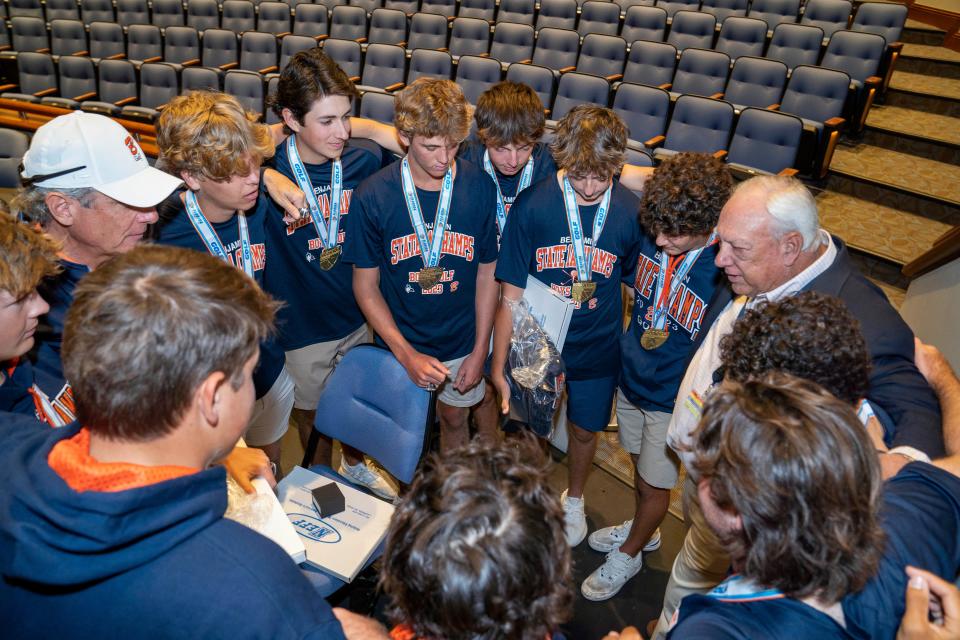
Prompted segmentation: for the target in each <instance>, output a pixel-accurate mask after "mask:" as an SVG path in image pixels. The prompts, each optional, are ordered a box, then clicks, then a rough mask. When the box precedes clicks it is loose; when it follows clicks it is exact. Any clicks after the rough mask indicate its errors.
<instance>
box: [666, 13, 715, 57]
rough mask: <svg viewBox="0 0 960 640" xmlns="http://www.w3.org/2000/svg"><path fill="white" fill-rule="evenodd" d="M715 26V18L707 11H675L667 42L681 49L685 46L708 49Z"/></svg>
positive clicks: (710, 46)
mask: <svg viewBox="0 0 960 640" xmlns="http://www.w3.org/2000/svg"><path fill="white" fill-rule="evenodd" d="M716 28H717V19H716V18H714V17H713V16H712V15H710V14H709V13H698V12H695V11H677V12H676V13H675V14H674V16H673V25H672V26H671V27H670V35H669V36H668V37H667V42H669V43H670V44H672V45H673V46H675V47H676V48H677V51H683V50H684V49H686V48H687V47H696V48H698V49H710V48H712V47H713V34H714V32H715V31H716Z"/></svg>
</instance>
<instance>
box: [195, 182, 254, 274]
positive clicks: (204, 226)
mask: <svg viewBox="0 0 960 640" xmlns="http://www.w3.org/2000/svg"><path fill="white" fill-rule="evenodd" d="M184 201H185V204H186V206H187V216H188V217H189V218H190V223H191V224H193V228H194V229H196V231H197V235H199V236H200V239H201V240H203V244H204V245H206V247H207V251H209V252H210V253H211V254H213V255H214V256H216V257H218V258H220V259H221V260H223V261H225V262H231V263H232V260H230V254H229V253H227V250H226V249H225V248H224V246H223V243H222V242H220V236H218V235H217V232H216V230H214V228H213V225H211V224H210V221H209V220H207V219H206V217H205V216H204V215H203V212H202V211H201V210H200V205H199V204H197V196H196V195H194V193H193V191H187V195H186V197H185V198H184ZM236 216H237V226H239V227H240V256H241V258H242V261H243V264H242V265H238V266H240V268H242V269H243V271H244V273H246V274H247V275H248V276H250V277H251V278H252V277H253V252H252V251H251V250H250V229H249V228H248V227H247V217H246V216H245V215H243V214H242V213H240V212H237V214H236Z"/></svg>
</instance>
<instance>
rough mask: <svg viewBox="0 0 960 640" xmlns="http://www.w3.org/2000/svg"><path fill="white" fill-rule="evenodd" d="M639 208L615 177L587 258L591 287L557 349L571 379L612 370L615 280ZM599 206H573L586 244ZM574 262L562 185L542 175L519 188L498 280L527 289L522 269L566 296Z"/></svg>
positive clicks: (617, 304) (625, 265)
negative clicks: (604, 215)
mask: <svg viewBox="0 0 960 640" xmlns="http://www.w3.org/2000/svg"><path fill="white" fill-rule="evenodd" d="M639 207H640V201H639V200H638V199H637V197H636V196H635V195H633V193H632V192H631V191H630V190H629V189H627V188H626V187H623V186H621V185H620V184H619V183H618V182H614V184H613V193H612V194H611V197H610V211H609V213H608V216H607V221H606V223H605V225H604V228H603V233H602V234H601V235H600V241H599V243H598V245H597V250H596V253H595V255H593V257H592V265H593V267H592V268H593V275H592V277H591V279H592V280H593V281H594V282H596V283H597V289H596V293H595V294H594V297H593V298H591V299H590V300H589V301H587V302H585V303H574V311H573V317H572V318H571V320H570V328H569V329H568V330H567V339H566V343H565V344H564V346H563V352H562V354H561V355H562V356H563V361H564V363H565V364H566V367H567V377H568V378H569V379H571V380H589V379H592V378H606V377H611V376H616V375H618V373H619V367H620V348H619V339H620V332H621V329H620V328H621V327H622V326H623V325H622V317H623V316H622V313H623V309H622V302H621V296H620V282H621V279H622V278H623V272H624V270H625V269H626V270H629V269H630V268H631V265H633V264H635V263H636V260H637V249H638V246H639V241H640V234H641V231H640V224H639V223H638V222H637V210H638V209H639ZM598 208H599V202H598V203H597V204H595V205H591V206H581V207H580V222H581V224H582V225H583V230H584V236H585V240H586V244H587V246H590V245H591V244H592V242H593V241H592V239H591V238H590V237H589V234H591V233H592V229H593V219H594V216H595V215H596V212H597V209H598ZM588 259H589V258H588ZM576 268H577V265H576V261H575V258H574V254H573V245H572V244H571V242H570V228H569V225H568V224H567V215H566V209H565V208H564V205H563V192H562V191H561V190H560V185H559V183H558V182H557V180H556V177H554V178H551V179H549V180H542V181H541V182H539V183H538V184H536V185H534V186H532V187H530V188H529V189H526V190H524V192H523V193H521V194H520V196H519V197H518V198H517V200H516V202H515V203H514V206H513V209H512V211H511V213H510V216H509V217H508V218H507V226H506V229H504V232H503V237H502V238H501V241H500V258H499V260H498V261H497V279H498V280H501V281H503V282H506V283H507V284H512V285H513V286H515V287H521V288H526V285H527V276H528V275H532V276H534V277H536V278H537V279H538V280H540V281H541V282H543V283H544V284H547V285H549V286H551V287H552V288H553V289H554V290H555V291H558V292H559V293H560V294H562V295H564V296H566V297H568V298H569V297H571V285H572V284H573V278H572V274H571V272H572V271H575V270H576Z"/></svg>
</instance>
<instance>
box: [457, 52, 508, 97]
mask: <svg viewBox="0 0 960 640" xmlns="http://www.w3.org/2000/svg"><path fill="white" fill-rule="evenodd" d="M501 77H502V72H501V69H500V63H499V62H498V61H497V60H493V59H491V58H481V57H480V56H462V57H461V58H460V62H458V63H457V76H456V83H457V84H458V85H460V88H461V89H463V95H464V96H466V98H467V101H468V102H469V103H470V104H477V100H478V99H479V98H480V94H481V93H483V92H484V91H486V90H487V89H489V88H490V87H492V86H493V85H495V84H497V83H498V82H500V78H501Z"/></svg>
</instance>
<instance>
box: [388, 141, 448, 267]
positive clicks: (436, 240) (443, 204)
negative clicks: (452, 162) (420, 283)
mask: <svg viewBox="0 0 960 640" xmlns="http://www.w3.org/2000/svg"><path fill="white" fill-rule="evenodd" d="M400 178H401V180H402V181H403V196H404V199H405V200H406V202H407V212H408V213H409V214H410V223H411V224H413V230H414V231H415V232H416V234H417V243H418V244H419V245H420V257H421V258H422V259H423V264H424V266H426V267H435V266H437V263H439V262H440V247H441V246H443V235H444V233H446V231H447V218H448V217H449V215H450V201H451V200H452V199H453V168H452V167H450V168H448V169H447V173H446V174H445V175H444V176H443V186H442V187H441V188H440V201H439V202H437V213H436V215H435V216H434V218H433V238H432V239H431V238H429V236H428V234H427V226H426V224H424V222H423V211H421V209H420V200H419V199H418V198H417V188H416V186H415V185H414V184H413V176H412V175H411V174H410V162H409V161H408V160H407V158H406V156H404V158H403V161H402V162H401V163H400ZM428 246H429V253H428V252H427V248H428Z"/></svg>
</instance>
